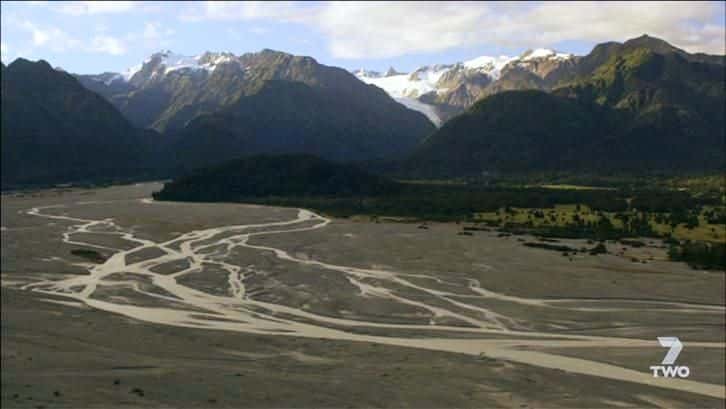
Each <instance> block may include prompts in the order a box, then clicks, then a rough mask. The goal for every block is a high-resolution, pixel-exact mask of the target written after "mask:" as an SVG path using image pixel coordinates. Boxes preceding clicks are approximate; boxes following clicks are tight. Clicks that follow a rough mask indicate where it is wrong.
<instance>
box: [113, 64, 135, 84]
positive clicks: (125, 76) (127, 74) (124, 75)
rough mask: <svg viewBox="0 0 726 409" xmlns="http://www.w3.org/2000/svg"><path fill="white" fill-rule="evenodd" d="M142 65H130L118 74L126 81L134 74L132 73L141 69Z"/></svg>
mask: <svg viewBox="0 0 726 409" xmlns="http://www.w3.org/2000/svg"><path fill="white" fill-rule="evenodd" d="M142 66H143V64H137V65H134V66H133V67H131V68H129V69H127V70H126V71H124V72H122V73H121V74H119V76H120V77H121V79H123V80H124V81H126V82H128V81H129V80H130V79H131V77H133V76H134V74H136V73H137V72H139V71H141V67H142ZM107 85H108V84H107Z"/></svg>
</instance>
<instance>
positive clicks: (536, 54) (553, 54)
mask: <svg viewBox="0 0 726 409" xmlns="http://www.w3.org/2000/svg"><path fill="white" fill-rule="evenodd" d="M538 58H550V59H556V60H567V59H569V58H572V54H566V53H558V52H557V51H555V50H550V49H549V48H538V49H536V50H530V51H526V52H525V53H524V54H522V56H521V57H520V59H521V60H522V61H530V60H535V59H538Z"/></svg>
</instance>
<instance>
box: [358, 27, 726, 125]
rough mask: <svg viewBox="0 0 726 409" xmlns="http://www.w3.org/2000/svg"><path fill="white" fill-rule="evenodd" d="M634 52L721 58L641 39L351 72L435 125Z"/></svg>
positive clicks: (547, 86)
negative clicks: (580, 50) (484, 101)
mask: <svg viewBox="0 0 726 409" xmlns="http://www.w3.org/2000/svg"><path fill="white" fill-rule="evenodd" d="M637 48H646V49H650V50H652V51H653V52H656V53H661V54H662V53H672V54H677V55H679V56H681V57H683V58H685V59H687V60H689V61H692V62H701V63H708V64H720V65H723V64H724V57H723V56H716V55H707V54H702V53H697V54H689V53H687V52H685V51H683V50H681V49H678V48H676V47H674V46H672V45H671V44H668V43H667V42H665V41H663V40H660V39H657V38H654V37H651V36H647V35H643V36H641V37H638V38H634V39H631V40H629V41H626V42H625V43H617V42H608V43H602V44H598V45H597V46H596V47H595V48H594V49H593V50H592V52H590V53H589V54H587V55H584V56H577V55H573V54H568V53H563V52H559V51H555V50H551V49H547V48H538V49H534V50H532V49H530V50H527V51H525V52H524V53H522V54H521V55H519V56H514V57H511V56H506V55H502V56H497V57H492V56H481V57H477V58H474V59H472V60H469V61H464V62H457V63H454V64H436V65H427V66H423V67H420V68H418V69H416V70H414V71H413V72H411V73H402V72H398V71H396V70H395V69H394V68H393V67H391V68H389V69H388V70H387V71H386V72H385V73H380V72H376V71H368V70H365V69H359V70H355V71H353V73H354V74H355V75H356V77H358V78H359V79H360V80H361V81H363V82H366V83H368V84H373V85H376V86H378V87H380V88H382V89H384V90H385V91H386V92H388V94H389V95H391V96H392V97H393V98H394V99H396V100H397V101H398V102H400V103H402V104H403V105H406V106H407V107H409V108H411V109H415V110H418V111H421V112H423V113H424V114H426V116H427V117H429V119H431V121H432V122H434V123H435V124H436V125H437V126H440V125H441V124H443V123H444V122H446V121H447V120H448V119H450V118H452V117H453V116H456V115H458V114H460V113H462V112H464V111H465V110H466V109H467V108H469V107H470V106H472V105H473V104H474V103H475V102H476V101H478V100H480V99H481V98H483V97H486V96H489V95H493V94H496V93H498V92H502V91H513V90H525V89H527V90H529V89H538V90H542V91H551V90H552V89H554V88H556V87H558V86H561V85H563V84H565V83H567V82H571V81H573V80H575V79H581V78H585V77H587V76H589V75H592V74H593V72H594V71H595V70H596V69H597V68H598V67H600V66H601V65H602V64H604V63H606V62H607V61H608V59H610V58H611V57H612V56H613V55H615V54H618V53H622V52H625V51H627V50H632V49H637Z"/></svg>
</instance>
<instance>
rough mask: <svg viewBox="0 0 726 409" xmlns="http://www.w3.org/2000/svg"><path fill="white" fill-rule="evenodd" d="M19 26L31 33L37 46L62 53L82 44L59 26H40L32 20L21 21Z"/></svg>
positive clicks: (32, 39)
mask: <svg viewBox="0 0 726 409" xmlns="http://www.w3.org/2000/svg"><path fill="white" fill-rule="evenodd" d="M18 27H20V28H21V29H23V30H25V31H27V32H29V33H30V34H31V41H32V44H33V46H35V47H44V48H47V49H49V50H51V51H53V52H56V53H61V52H65V51H68V50H71V49H74V48H78V47H79V46H80V44H81V43H80V41H78V40H77V39H76V38H74V37H73V36H71V35H70V34H68V33H66V32H65V31H63V30H61V29H59V28H57V27H40V26H38V25H36V24H34V23H32V22H30V21H27V20H25V21H21V22H20V23H19V24H18Z"/></svg>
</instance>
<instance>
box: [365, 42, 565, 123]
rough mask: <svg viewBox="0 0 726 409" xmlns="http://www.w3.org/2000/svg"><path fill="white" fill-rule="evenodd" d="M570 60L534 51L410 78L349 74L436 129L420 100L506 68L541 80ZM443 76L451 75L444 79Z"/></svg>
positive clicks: (433, 115) (430, 109)
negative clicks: (409, 110)
mask: <svg viewBox="0 0 726 409" xmlns="http://www.w3.org/2000/svg"><path fill="white" fill-rule="evenodd" d="M573 58H574V56H573V55H572V54H566V53H560V52H557V51H555V50H551V49H548V48H538V49H535V50H527V51H525V52H524V53H522V54H521V55H519V56H516V57H510V56H506V55H501V56H498V57H492V56H486V55H485V56H480V57H477V58H474V59H471V60H468V61H464V62H458V63H456V64H449V65H427V66H423V67H421V68H419V69H417V70H415V71H413V72H412V73H410V74H404V73H398V72H396V71H395V70H393V69H392V68H390V69H389V70H388V71H387V72H386V73H384V74H381V73H380V72H377V71H368V70H365V69H359V70H356V71H353V74H354V75H355V76H356V77H358V79H360V80H361V81H363V82H365V83H367V84H372V85H375V86H377V87H379V88H382V89H383V90H384V91H386V92H387V93H388V94H389V95H390V96H391V97H393V98H394V99H396V100H398V101H399V102H400V103H402V104H404V105H405V106H407V107H408V108H411V109H415V110H417V111H421V112H422V113H424V114H426V116H428V117H429V118H430V119H431V120H432V121H433V122H434V123H436V124H437V125H438V124H440V123H441V119H440V118H439V116H438V115H437V110H436V107H435V106H434V105H431V104H427V103H424V102H422V101H421V100H420V98H421V96H423V95H425V94H428V93H431V92H434V93H436V94H437V95H443V94H445V93H447V92H449V90H450V89H452V90H453V89H454V88H452V87H456V86H457V85H459V84H460V83H462V82H466V81H480V80H477V79H476V78H477V77H476V74H484V75H487V76H489V77H490V78H491V81H492V82H495V81H497V80H499V78H500V77H501V76H502V73H503V72H504V71H505V70H506V69H507V68H509V67H513V66H517V67H519V68H523V69H525V70H528V71H530V72H532V73H534V74H536V75H539V76H542V75H543V74H546V72H548V70H550V69H551V67H555V66H556V65H557V64H560V63H563V62H567V61H568V60H571V59H573ZM447 73H451V74H450V75H445V74H447ZM472 74H474V75H472ZM479 78H481V77H479ZM452 79H453V80H452ZM452 81H453V82H452Z"/></svg>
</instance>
